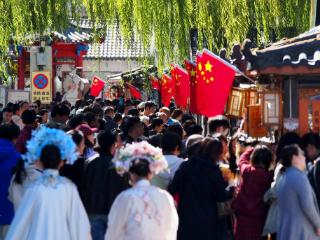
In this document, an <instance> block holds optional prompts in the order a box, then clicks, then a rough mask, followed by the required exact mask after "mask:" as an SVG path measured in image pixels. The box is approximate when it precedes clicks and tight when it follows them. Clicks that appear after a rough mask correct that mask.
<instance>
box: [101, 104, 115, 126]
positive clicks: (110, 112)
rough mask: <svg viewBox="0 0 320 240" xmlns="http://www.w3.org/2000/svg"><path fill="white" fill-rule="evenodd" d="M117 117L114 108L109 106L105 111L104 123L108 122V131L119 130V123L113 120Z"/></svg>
mask: <svg viewBox="0 0 320 240" xmlns="http://www.w3.org/2000/svg"><path fill="white" fill-rule="evenodd" d="M114 116H115V113H114V108H113V107H111V106H109V107H106V108H105V110H104V121H105V122H106V127H105V129H106V130H110V131H112V130H113V129H115V128H118V125H117V123H116V122H115V121H114V120H113V118H114Z"/></svg>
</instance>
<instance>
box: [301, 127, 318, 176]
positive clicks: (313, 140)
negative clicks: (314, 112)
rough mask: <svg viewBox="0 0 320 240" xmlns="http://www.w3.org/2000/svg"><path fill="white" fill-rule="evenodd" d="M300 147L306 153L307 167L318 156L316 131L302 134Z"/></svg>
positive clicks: (310, 165) (308, 167)
mask: <svg viewBox="0 0 320 240" xmlns="http://www.w3.org/2000/svg"><path fill="white" fill-rule="evenodd" d="M301 142H302V149H303V151H304V152H305V154H306V161H307V169H308V170H310V168H311V167H312V166H313V164H314V163H315V162H316V161H317V158H319V157H320V137H319V134H317V133H307V134H305V135H303V136H302V139H301Z"/></svg>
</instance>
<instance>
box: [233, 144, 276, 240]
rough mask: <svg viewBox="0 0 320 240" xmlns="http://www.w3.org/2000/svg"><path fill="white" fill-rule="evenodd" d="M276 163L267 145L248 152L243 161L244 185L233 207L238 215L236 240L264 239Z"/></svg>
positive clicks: (241, 164)
mask: <svg viewBox="0 0 320 240" xmlns="http://www.w3.org/2000/svg"><path fill="white" fill-rule="evenodd" d="M272 161H273V154H272V152H271V150H270V149H269V148H268V147H267V146H265V145H257V146H256V147H255V148H250V149H248V150H247V151H246V152H245V153H244V154H242V155H241V157H240V159H239V164H238V165H239V169H240V175H241V183H240V187H239V192H238V195H237V196H236V198H235V200H234V201H233V203H232V208H233V209H234V212H235V215H236V225H235V239H236V240H241V239H243V240H250V239H252V240H253V239H261V236H262V231H263V226H264V223H265V220H266V217H267V213H268V205H267V204H265V203H264V201H263V196H264V194H265V193H266V191H267V190H268V189H269V188H270V186H271V183H272V180H273V172H272V171H270V166H271V164H272Z"/></svg>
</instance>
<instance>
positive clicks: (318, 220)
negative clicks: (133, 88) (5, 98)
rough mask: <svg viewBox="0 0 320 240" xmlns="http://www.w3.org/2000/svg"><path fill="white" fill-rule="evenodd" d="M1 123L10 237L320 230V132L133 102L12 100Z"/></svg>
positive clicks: (144, 237)
mask: <svg viewBox="0 0 320 240" xmlns="http://www.w3.org/2000/svg"><path fill="white" fill-rule="evenodd" d="M0 123H1V124H0V239H7V240H12V239H15V240H18V239H19V240H20V239H30V240H31V239H32V240H34V239H48V240H50V239H74V240H81V239H91V238H92V239H93V240H100V239H108V240H109V239H110V240H121V239H128V240H129V239H130V240H134V239H137V240H153V239H155V240H156V239H159V240H174V239H179V240H189V239H190V240H197V239H201V240H206V239H208V240H209V239H210V240H213V239H221V240H229V239H236V240H258V239H279V240H288V239H301V240H302V239H306V240H307V239H318V238H320V213H319V204H320V163H319V161H318V157H319V155H320V137H319V135H318V134H315V133H308V134H306V135H304V136H303V137H302V138H300V136H299V135H298V134H296V133H294V132H287V133H285V134H284V135H282V137H281V138H280V139H279V141H276V142H267V141H265V142H263V141H259V140H258V139H250V138H249V137H247V136H246V135H245V134H244V133H243V132H242V131H241V129H238V128H237V127H236V126H231V124H230V121H229V119H228V118H226V117H225V116H216V117H213V118H210V119H209V120H208V124H207V125H208V129H204V128H203V127H202V126H201V125H199V124H197V121H196V119H195V117H194V116H193V115H191V114H190V113H188V112H187V111H185V110H182V109H179V108H177V107H175V105H174V103H171V104H170V107H169V108H167V107H160V108H159V107H158V106H157V105H156V104H155V103H154V102H153V101H147V102H137V101H131V100H126V101H122V102H121V101H119V100H113V101H111V100H101V99H96V100H89V101H86V102H85V101H81V100H78V101H77V102H76V104H75V106H71V104H70V103H69V102H67V101H64V102H55V103H53V104H52V105H51V106H42V105H41V103H40V102H35V103H33V104H29V103H28V102H20V103H16V104H13V103H8V104H7V105H6V106H5V107H4V108H3V109H1V114H0Z"/></svg>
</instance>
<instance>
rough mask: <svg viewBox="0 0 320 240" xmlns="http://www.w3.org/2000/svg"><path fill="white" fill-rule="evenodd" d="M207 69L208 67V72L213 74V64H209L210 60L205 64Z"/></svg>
mask: <svg viewBox="0 0 320 240" xmlns="http://www.w3.org/2000/svg"><path fill="white" fill-rule="evenodd" d="M205 67H206V71H208V72H211V69H212V65H211V63H210V62H209V60H208V61H207V63H206V64H205Z"/></svg>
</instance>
